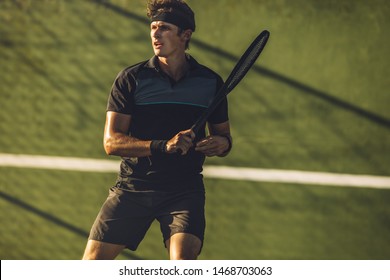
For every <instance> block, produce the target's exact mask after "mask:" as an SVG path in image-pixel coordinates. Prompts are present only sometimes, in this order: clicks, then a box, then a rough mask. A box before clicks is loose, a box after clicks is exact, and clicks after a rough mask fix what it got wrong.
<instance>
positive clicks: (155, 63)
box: [145, 54, 199, 70]
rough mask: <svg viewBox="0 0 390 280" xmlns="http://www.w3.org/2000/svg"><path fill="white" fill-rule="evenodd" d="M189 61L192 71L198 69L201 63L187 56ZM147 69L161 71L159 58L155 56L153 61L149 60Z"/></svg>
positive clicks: (146, 65)
mask: <svg viewBox="0 0 390 280" xmlns="http://www.w3.org/2000/svg"><path fill="white" fill-rule="evenodd" d="M186 58H187V61H188V62H189V64H190V69H191V70H193V69H195V68H197V67H198V65H199V63H198V62H197V61H196V60H195V58H193V57H192V56H191V55H189V54H186ZM145 67H146V68H151V69H160V66H159V64H158V57H157V56H156V55H155V56H153V57H152V58H151V59H149V60H148V62H147V63H146V64H145Z"/></svg>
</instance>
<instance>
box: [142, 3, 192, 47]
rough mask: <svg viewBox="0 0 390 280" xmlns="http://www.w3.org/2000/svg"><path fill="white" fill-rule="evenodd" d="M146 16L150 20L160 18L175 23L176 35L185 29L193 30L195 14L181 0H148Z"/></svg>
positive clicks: (187, 44)
mask: <svg viewBox="0 0 390 280" xmlns="http://www.w3.org/2000/svg"><path fill="white" fill-rule="evenodd" d="M147 16H148V17H149V19H150V20H151V21H154V20H161V21H167V22H170V23H173V24H175V25H176V26H178V27H179V31H178V35H181V34H182V33H183V32H184V31H185V30H187V29H191V30H192V31H195V14H194V12H193V11H192V9H191V8H190V7H189V6H188V5H187V3H186V2H184V1H183V0H148V4H147ZM167 18H170V19H174V20H173V21H170V20H167ZM164 19H165V20H164ZM189 43H190V40H188V41H187V42H186V49H188V48H189Z"/></svg>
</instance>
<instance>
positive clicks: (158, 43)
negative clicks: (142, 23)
mask: <svg viewBox="0 0 390 280" xmlns="http://www.w3.org/2000/svg"><path fill="white" fill-rule="evenodd" d="M178 31H179V28H178V27H177V26H176V25H174V24H170V23H167V22H165V21H153V22H152V23H151V24H150V37H151V39H152V46H153V50H154V54H155V55H156V56H159V57H169V56H172V55H175V54H182V53H183V52H184V51H185V42H186V35H185V32H183V33H182V34H181V35H178Z"/></svg>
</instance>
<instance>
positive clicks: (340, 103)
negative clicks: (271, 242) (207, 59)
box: [93, 0, 390, 128]
mask: <svg viewBox="0 0 390 280" xmlns="http://www.w3.org/2000/svg"><path fill="white" fill-rule="evenodd" d="M93 2H94V3H96V4H98V5H102V6H104V7H105V8H107V9H110V10H112V11H114V12H116V13H117V14H119V15H121V16H124V17H126V18H129V19H131V20H136V21H138V22H140V23H144V24H149V21H148V20H147V19H146V18H145V17H143V16H139V15H137V14H135V13H132V12H130V11H126V10H124V9H122V8H121V7H118V6H116V5H114V4H112V3H109V2H107V1H103V0H93ZM271 37H272V34H271ZM191 43H193V44H194V45H197V46H198V47H199V48H201V49H203V50H205V51H208V52H211V53H215V54H218V55H219V56H221V57H223V58H225V59H227V60H229V61H232V62H234V63H236V62H237V61H238V59H239V57H237V56H235V55H233V54H231V53H229V52H226V51H224V50H222V49H220V48H217V47H214V46H211V45H209V44H207V43H205V42H202V41H200V40H197V39H195V38H193V39H191ZM251 71H254V72H256V73H258V74H261V75H262V76H265V77H269V78H271V79H274V80H277V81H279V82H282V83H284V84H286V85H289V86H290V87H292V88H295V89H298V90H299V91H300V92H301V93H303V94H308V95H312V96H314V97H317V98H319V99H321V100H323V101H326V102H328V103H330V104H332V105H334V106H336V107H338V108H340V109H343V110H346V111H349V112H351V113H353V114H355V115H356V116H358V117H361V118H364V119H367V120H369V121H371V122H373V123H375V124H378V125H381V126H383V127H386V128H390V120H389V119H387V118H385V117H382V116H380V115H378V114H375V113H373V112H370V111H367V110H364V109H362V108H360V107H359V106H356V105H354V104H351V103H348V102H346V101H344V100H342V99H339V98H336V97H334V96H332V95H331V94H329V93H326V92H323V91H321V90H318V89H315V88H312V87H309V86H307V85H305V84H303V83H300V82H298V81H296V80H294V79H291V78H288V77H286V76H283V75H281V74H279V73H276V72H274V71H272V70H269V69H266V68H264V67H261V66H257V65H255V66H254V67H253V68H252V70H251Z"/></svg>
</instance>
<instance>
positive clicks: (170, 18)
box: [151, 11, 195, 31]
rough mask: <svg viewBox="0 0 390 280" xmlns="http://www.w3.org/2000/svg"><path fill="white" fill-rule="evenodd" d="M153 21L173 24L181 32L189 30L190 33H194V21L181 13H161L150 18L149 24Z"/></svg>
mask: <svg viewBox="0 0 390 280" xmlns="http://www.w3.org/2000/svg"><path fill="white" fill-rule="evenodd" d="M153 21H165V22H168V23H171V24H174V25H176V26H178V27H180V28H181V29H183V30H186V29H191V30H192V31H195V21H194V19H193V18H192V19H191V18H190V16H186V15H184V14H183V13H180V12H176V11H173V12H163V13H159V14H157V15H155V16H152V18H151V22H153Z"/></svg>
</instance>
